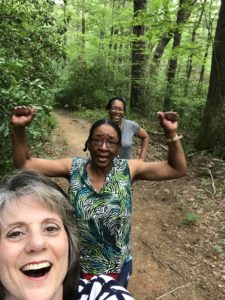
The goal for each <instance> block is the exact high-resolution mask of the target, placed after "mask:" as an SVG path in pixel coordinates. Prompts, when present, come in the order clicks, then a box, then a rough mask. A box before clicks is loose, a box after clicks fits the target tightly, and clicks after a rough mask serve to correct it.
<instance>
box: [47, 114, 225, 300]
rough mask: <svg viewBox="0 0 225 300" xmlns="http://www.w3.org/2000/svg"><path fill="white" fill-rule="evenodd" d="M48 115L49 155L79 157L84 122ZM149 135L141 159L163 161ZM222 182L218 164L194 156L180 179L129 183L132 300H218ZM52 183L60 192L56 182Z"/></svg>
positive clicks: (223, 246) (223, 240)
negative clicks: (51, 122) (51, 126)
mask: <svg viewBox="0 0 225 300" xmlns="http://www.w3.org/2000/svg"><path fill="white" fill-rule="evenodd" d="M54 116H55V118H56V120H57V123H58V128H57V129H56V130H55V132H54V134H53V140H52V143H49V145H48V147H46V150H47V151H49V155H50V156H51V157H57V158H60V157H67V156H85V153H84V152H83V151H82V148H83V146H84V143H85V141H86V139H87V136H88V131H89V128H90V122H88V121H86V120H82V119H79V118H76V117H75V116H74V114H73V115H72V113H70V112H62V111H57V112H55V113H54ZM157 126H158V125H156V128H157ZM150 135H151V144H150V146H149V152H148V156H147V159H146V160H148V161H156V160H163V159H166V154H167V150H166V144H165V142H164V139H163V135H161V134H160V133H159V134H157V133H155V132H152V133H151V132H150ZM135 144H136V143H135ZM134 151H135V152H136V153H137V151H138V146H137V144H136V146H135V147H134ZM224 175H225V162H224V161H221V160H218V159H215V158H213V157H209V156H205V155H202V154H201V153H199V154H196V155H195V156H192V158H191V159H189V161H188V174H187V176H186V177H183V178H181V179H177V180H171V181H161V182H159V181H157V182H147V181H139V182H136V183H135V184H134V186H133V216H132V247H133V275H132V277H131V279H130V282H129V286H128V289H129V291H130V292H131V293H132V294H133V296H134V298H135V299H136V300H153V299H154V300H161V299H163V300H171V299H173V300H180V299H182V300H224V299H225V176H224ZM59 183H60V184H61V185H62V186H63V187H64V188H67V182H66V181H64V180H63V179H62V180H60V181H59Z"/></svg>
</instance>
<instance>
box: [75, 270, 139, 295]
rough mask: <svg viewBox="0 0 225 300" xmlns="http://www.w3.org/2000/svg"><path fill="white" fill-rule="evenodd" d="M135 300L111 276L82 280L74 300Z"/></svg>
mask: <svg viewBox="0 0 225 300" xmlns="http://www.w3.org/2000/svg"><path fill="white" fill-rule="evenodd" d="M100 299H101V300H106V299H110V300H134V298H133V297H132V296H131V295H130V293H129V292H128V291H127V290H126V289H125V288H123V287H121V286H120V285H119V284H118V283H117V282H116V281H115V280H113V279H112V278H111V277H109V276H105V275H101V276H95V277H93V278H92V279H91V280H86V279H80V281H79V285H78V290H77V292H76V293H75V295H74V298H73V299H72V300H100Z"/></svg>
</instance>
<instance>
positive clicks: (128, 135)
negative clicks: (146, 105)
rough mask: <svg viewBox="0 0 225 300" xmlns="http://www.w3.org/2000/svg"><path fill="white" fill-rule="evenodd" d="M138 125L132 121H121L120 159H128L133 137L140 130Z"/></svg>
mask: <svg viewBox="0 0 225 300" xmlns="http://www.w3.org/2000/svg"><path fill="white" fill-rule="evenodd" d="M140 128H141V127H140V125H139V124H138V123H136V122H134V121H131V120H127V119H123V120H122V125H121V131H122V143H121V149H120V153H119V156H120V158H125V159H130V158H131V148H132V143H133V136H134V135H136V134H137V133H138V131H139V130H140Z"/></svg>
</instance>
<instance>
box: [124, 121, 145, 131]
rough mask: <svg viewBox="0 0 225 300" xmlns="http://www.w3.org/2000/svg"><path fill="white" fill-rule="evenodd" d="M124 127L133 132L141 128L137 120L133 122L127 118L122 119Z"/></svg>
mask: <svg viewBox="0 0 225 300" xmlns="http://www.w3.org/2000/svg"><path fill="white" fill-rule="evenodd" d="M124 127H125V128H126V130H127V129H130V130H132V131H133V132H134V133H137V132H138V130H139V129H140V128H141V127H140V125H139V124H138V123H137V122H135V121H133V120H127V119H124Z"/></svg>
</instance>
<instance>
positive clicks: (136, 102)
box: [130, 0, 147, 114]
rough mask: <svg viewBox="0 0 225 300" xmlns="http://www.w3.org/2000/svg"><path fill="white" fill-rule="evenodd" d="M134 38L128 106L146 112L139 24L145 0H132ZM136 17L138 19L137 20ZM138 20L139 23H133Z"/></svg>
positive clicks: (143, 57)
mask: <svg viewBox="0 0 225 300" xmlns="http://www.w3.org/2000/svg"><path fill="white" fill-rule="evenodd" d="M133 4H134V25H133V35H134V40H133V42H132V45H131V60H132V66H131V101H130V107H131V109H132V110H133V111H135V112H139V113H140V112H141V113H144V114H146V113H147V110H146V108H147V105H146V101H145V97H144V90H145V65H146V54H145V41H144V33H145V26H144V25H143V24H140V18H141V14H143V13H145V12H146V4H147V0H134V1H133ZM137 19H138V20H137ZM136 22H138V23H139V24H137V25H136V24H135V23H136Z"/></svg>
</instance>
